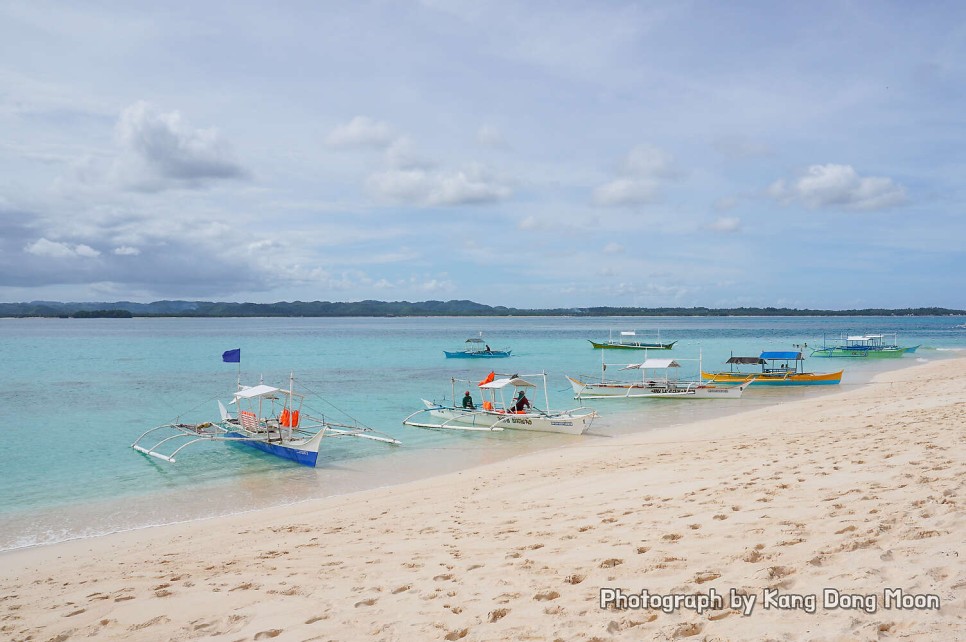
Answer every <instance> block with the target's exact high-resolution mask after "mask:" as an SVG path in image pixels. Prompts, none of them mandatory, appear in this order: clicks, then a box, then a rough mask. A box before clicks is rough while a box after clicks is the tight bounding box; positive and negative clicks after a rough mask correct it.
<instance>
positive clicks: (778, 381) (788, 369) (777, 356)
mask: <svg viewBox="0 0 966 642" xmlns="http://www.w3.org/2000/svg"><path fill="white" fill-rule="evenodd" d="M725 363H727V364H729V365H730V366H731V370H730V371H728V372H702V373H701V378H702V379H704V380H706V381H710V382H712V383H742V382H744V381H750V382H751V383H753V384H755V385H758V386H820V385H833V384H837V383H841V381H842V372H843V370H839V371H838V372H805V366H804V364H805V357H803V356H802V353H801V352H797V351H796V352H762V353H761V354H760V355H759V356H757V357H735V356H732V357H731V358H730V359H728V360H727V361H726V362H725ZM789 364H791V365H789ZM742 365H756V366H761V372H742V371H741V368H740V366H742ZM735 366H739V367H738V368H737V369H736V368H735Z"/></svg>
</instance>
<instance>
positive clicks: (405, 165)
mask: <svg viewBox="0 0 966 642" xmlns="http://www.w3.org/2000/svg"><path fill="white" fill-rule="evenodd" d="M386 162H387V163H388V164H389V166H390V167H392V168H394V169H429V168H431V167H433V165H434V163H433V162H431V161H430V160H428V159H426V158H424V157H423V156H421V155H420V153H419V152H418V151H417V150H416V145H415V144H414V143H413V141H412V140H411V139H410V138H409V137H408V136H402V137H400V138H397V139H396V140H395V141H393V143H392V144H391V145H389V147H388V148H387V149H386Z"/></svg>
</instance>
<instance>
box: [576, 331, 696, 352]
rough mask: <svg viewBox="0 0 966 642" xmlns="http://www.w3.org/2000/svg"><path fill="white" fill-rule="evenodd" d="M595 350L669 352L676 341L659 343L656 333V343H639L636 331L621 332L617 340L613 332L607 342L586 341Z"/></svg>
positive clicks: (658, 336) (659, 335)
mask: <svg viewBox="0 0 966 642" xmlns="http://www.w3.org/2000/svg"><path fill="white" fill-rule="evenodd" d="M587 340H588V341H590V344H591V345H592V346H594V348H595V349H597V350H670V349H671V348H673V347H674V344H675V343H677V341H672V342H671V343H661V334H660V333H658V335H657V341H641V340H640V339H638V338H637V331H635V330H630V331H622V332H621V333H620V335H619V338H617V339H615V338H614V334H613V332H612V333H611V335H610V337H608V339H607V341H594V340H593V339H587Z"/></svg>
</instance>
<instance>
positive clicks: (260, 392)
mask: <svg viewBox="0 0 966 642" xmlns="http://www.w3.org/2000/svg"><path fill="white" fill-rule="evenodd" d="M277 392H279V389H278V388H273V387H272V386H266V385H257V386H250V387H248V388H243V389H241V390H239V391H238V392H236V393H235V399H254V398H255V397H272V396H274V395H275V393H277Z"/></svg>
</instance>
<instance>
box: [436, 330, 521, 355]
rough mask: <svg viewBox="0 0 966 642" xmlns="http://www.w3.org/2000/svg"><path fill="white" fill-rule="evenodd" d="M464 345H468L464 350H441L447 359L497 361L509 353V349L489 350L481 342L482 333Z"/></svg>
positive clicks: (487, 346)
mask: <svg viewBox="0 0 966 642" xmlns="http://www.w3.org/2000/svg"><path fill="white" fill-rule="evenodd" d="M466 343H468V344H470V345H469V347H467V348H466V349H465V350H456V351H454V352H447V351H446V350H443V354H445V355H446V358H447V359H499V358H501V357H509V356H510V352H511V350H510V348H505V349H503V350H491V349H490V346H489V345H487V343H486V342H485V341H483V333H482V332H481V333H480V336H478V337H470V338H469V339H467V340H466Z"/></svg>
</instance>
